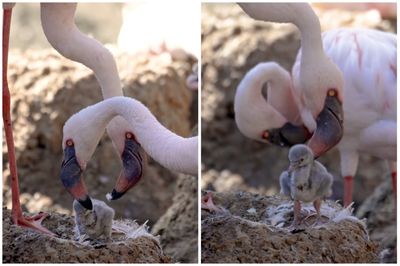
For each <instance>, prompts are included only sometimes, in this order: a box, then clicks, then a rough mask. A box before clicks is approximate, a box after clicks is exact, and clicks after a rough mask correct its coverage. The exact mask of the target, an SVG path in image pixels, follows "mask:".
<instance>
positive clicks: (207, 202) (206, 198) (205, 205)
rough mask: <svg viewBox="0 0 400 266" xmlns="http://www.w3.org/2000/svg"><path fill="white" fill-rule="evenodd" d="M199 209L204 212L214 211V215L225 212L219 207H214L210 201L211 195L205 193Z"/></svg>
mask: <svg viewBox="0 0 400 266" xmlns="http://www.w3.org/2000/svg"><path fill="white" fill-rule="evenodd" d="M201 208H202V209H205V210H209V211H210V212H211V211H214V212H216V213H221V212H225V211H224V209H222V208H221V207H217V206H215V204H214V202H213V200H212V194H211V192H207V194H206V195H205V196H203V197H201Z"/></svg>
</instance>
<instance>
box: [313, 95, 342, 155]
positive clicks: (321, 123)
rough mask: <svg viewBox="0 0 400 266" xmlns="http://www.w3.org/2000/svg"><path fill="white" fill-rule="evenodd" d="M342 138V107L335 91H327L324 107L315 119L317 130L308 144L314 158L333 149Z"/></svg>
mask: <svg viewBox="0 0 400 266" xmlns="http://www.w3.org/2000/svg"><path fill="white" fill-rule="evenodd" d="M342 136H343V107H342V103H341V102H340V101H339V99H338V97H337V92H336V90H333V89H331V90H329V91H328V95H327V97H326V99H325V105H324V108H323V109H322V111H321V113H320V114H319V115H318V117H317V128H316V130H315V131H314V134H313V136H312V137H311V139H310V142H309V143H308V146H309V147H310V149H311V150H312V151H313V153H314V156H315V158H318V157H319V156H320V155H322V154H324V153H325V152H327V151H328V150H330V149H331V148H332V147H334V146H335V145H336V144H337V143H339V141H340V140H341V139H342Z"/></svg>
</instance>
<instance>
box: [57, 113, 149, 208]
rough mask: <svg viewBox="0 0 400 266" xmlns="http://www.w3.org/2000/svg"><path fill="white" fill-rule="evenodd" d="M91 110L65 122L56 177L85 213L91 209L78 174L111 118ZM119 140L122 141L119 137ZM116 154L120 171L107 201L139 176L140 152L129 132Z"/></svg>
mask: <svg viewBox="0 0 400 266" xmlns="http://www.w3.org/2000/svg"><path fill="white" fill-rule="evenodd" d="M94 107H96V105H94V106H91V107H88V108H85V109H83V110H81V111H80V112H79V113H77V114H75V115H73V116H72V117H71V118H70V119H69V120H68V121H67V122H66V123H65V125H64V130H63V131H64V132H63V134H64V135H63V143H62V145H63V149H64V159H63V162H62V165H61V174H60V178H61V181H62V183H63V185H64V187H65V188H66V189H67V191H68V192H69V193H70V194H71V195H72V196H73V198H74V199H76V200H77V201H78V202H79V203H80V204H81V205H82V206H83V207H85V208H86V209H89V210H91V209H92V208H93V204H92V201H91V198H90V196H89V194H88V190H87V188H86V185H85V182H84V180H83V178H82V173H83V171H84V170H85V169H86V165H87V162H88V161H89V160H90V158H91V157H92V155H93V153H94V150H95V148H96V146H97V144H98V143H99V141H100V138H101V136H102V135H103V133H104V130H105V128H106V126H107V123H108V122H109V121H110V119H111V118H110V117H107V116H106V114H105V113H101V112H99V110H96V108H94ZM121 137H122V138H123V136H121ZM120 154H121V159H122V163H123V170H122V171H121V174H120V176H119V178H118V180H117V183H116V185H115V187H114V189H113V190H112V192H111V193H110V194H109V195H107V198H108V199H109V200H115V199H118V198H120V197H121V196H122V195H123V194H124V193H125V192H126V191H128V190H129V189H130V188H131V187H133V186H134V185H135V184H136V183H137V182H138V181H139V180H140V178H141V177H142V175H143V165H145V154H144V150H143V149H142V148H141V146H140V144H139V143H138V142H137V140H136V138H135V136H134V135H133V134H132V133H131V132H126V134H125V143H124V145H123V150H122V151H120Z"/></svg>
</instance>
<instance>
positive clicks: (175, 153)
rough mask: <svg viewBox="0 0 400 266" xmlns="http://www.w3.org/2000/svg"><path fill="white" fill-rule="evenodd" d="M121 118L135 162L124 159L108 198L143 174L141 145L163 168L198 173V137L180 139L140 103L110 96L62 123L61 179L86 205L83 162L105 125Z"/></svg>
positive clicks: (128, 186) (114, 195)
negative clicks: (128, 130)
mask: <svg viewBox="0 0 400 266" xmlns="http://www.w3.org/2000/svg"><path fill="white" fill-rule="evenodd" d="M118 115H119V116H121V117H123V118H124V119H125V120H126V121H127V122H128V124H129V125H130V128H131V129H132V131H133V132H134V133H133V134H134V135H133V134H132V133H130V132H128V133H127V141H128V142H129V144H128V146H130V147H131V148H130V149H129V150H128V153H129V157H134V158H136V162H137V163H133V164H131V162H132V161H124V156H125V155H124V153H123V154H122V155H121V156H122V159H123V162H124V163H125V162H128V163H127V165H124V169H125V170H124V171H123V172H124V173H125V174H123V175H120V177H119V178H118V180H117V183H116V185H115V187H114V189H113V191H112V192H111V194H110V195H109V196H108V198H109V199H110V200H115V199H118V198H120V197H121V196H122V195H123V194H124V193H125V192H126V191H128V190H129V189H130V188H131V187H133V186H134V185H135V184H136V183H137V182H138V181H139V179H140V177H141V176H142V172H143V169H142V163H141V162H142V157H141V153H140V149H139V146H137V145H136V142H134V141H133V140H134V139H135V140H136V141H137V143H140V144H138V145H141V147H143V149H144V151H146V152H147V153H148V154H149V155H150V156H151V157H152V158H153V159H154V160H156V161H157V162H159V163H160V164H161V165H163V166H164V167H166V168H168V169H170V170H173V171H177V172H181V173H185V174H190V175H196V174H197V147H198V138H197V137H191V138H183V137H181V136H178V135H176V134H175V133H173V132H171V131H169V130H168V129H166V128H165V127H164V126H162V125H161V124H160V123H159V122H158V121H157V119H156V118H155V117H154V115H153V114H152V113H151V112H150V111H149V109H147V107H146V106H144V105H143V104H142V103H141V102H139V101H137V100H135V99H131V98H126V97H113V98H111V99H107V100H104V101H102V102H100V103H97V104H94V105H92V106H89V107H87V108H85V109H83V110H81V111H80V112H78V113H76V114H75V115H73V116H72V117H71V118H70V119H68V121H67V122H66V123H65V125H64V129H63V132H64V135H63V142H62V146H63V149H64V161H63V164H62V168H61V180H62V182H63V185H64V186H65V188H66V189H67V190H68V191H69V192H70V193H71V194H72V196H73V197H74V198H75V199H76V200H78V201H79V202H80V203H81V204H82V205H83V206H84V207H85V208H87V209H92V206H93V204H92V202H91V199H90V197H89V195H88V192H87V189H86V187H85V183H84V182H83V180H82V178H81V174H82V172H83V171H84V170H85V168H86V164H87V162H88V161H89V159H90V158H91V156H92V155H93V152H94V150H95V148H96V146H97V144H98V142H99V140H100V138H101V136H102V135H103V132H104V129H105V128H106V126H107V124H108V123H109V122H110V121H111V119H113V118H114V117H115V116H118Z"/></svg>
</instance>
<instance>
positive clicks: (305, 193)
mask: <svg viewBox="0 0 400 266" xmlns="http://www.w3.org/2000/svg"><path fill="white" fill-rule="evenodd" d="M289 161H290V167H289V170H288V171H284V172H283V173H282V174H281V176H280V178H279V181H280V185H281V193H282V194H284V195H286V196H289V197H291V198H292V199H293V200H294V221H293V225H294V226H295V227H296V226H297V225H299V224H300V211H301V203H300V202H301V201H303V202H313V204H314V208H315V210H316V212H317V213H316V214H317V222H319V220H320V218H321V214H320V208H321V199H322V198H323V197H329V196H330V195H331V194H332V182H333V177H332V175H331V174H330V173H328V171H327V170H326V168H325V167H324V166H323V165H322V164H321V163H319V162H317V161H315V160H314V154H313V152H312V151H311V149H310V148H309V147H308V146H307V145H303V144H298V145H295V146H293V147H292V148H291V149H290V150H289Z"/></svg>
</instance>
